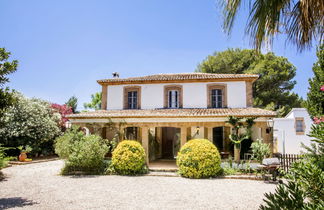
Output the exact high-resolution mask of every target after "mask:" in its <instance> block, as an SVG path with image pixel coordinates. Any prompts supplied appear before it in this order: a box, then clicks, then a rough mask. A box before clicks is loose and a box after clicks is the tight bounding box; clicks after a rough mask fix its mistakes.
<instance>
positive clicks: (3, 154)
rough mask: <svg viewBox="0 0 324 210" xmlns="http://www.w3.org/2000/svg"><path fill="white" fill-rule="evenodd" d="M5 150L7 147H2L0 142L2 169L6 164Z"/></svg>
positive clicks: (0, 166)
mask: <svg viewBox="0 0 324 210" xmlns="http://www.w3.org/2000/svg"><path fill="white" fill-rule="evenodd" d="M5 150H6V148H4V147H2V146H1V144H0V170H1V169H2V168H3V167H4V166H5V165H6V161H5Z"/></svg>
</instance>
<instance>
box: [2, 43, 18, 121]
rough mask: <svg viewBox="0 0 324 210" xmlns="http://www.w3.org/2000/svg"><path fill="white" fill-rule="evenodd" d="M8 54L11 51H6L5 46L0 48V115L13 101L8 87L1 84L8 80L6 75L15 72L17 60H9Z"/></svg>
mask: <svg viewBox="0 0 324 210" xmlns="http://www.w3.org/2000/svg"><path fill="white" fill-rule="evenodd" d="M10 54H11V53H10V52H8V51H6V49H5V48H0V117H2V114H3V112H4V111H5V109H6V108H8V107H9V106H11V105H12V104H13V103H14V101H15V100H14V97H13V95H12V94H13V93H12V92H11V91H10V90H9V88H3V85H4V84H5V83H7V82H9V78H8V77H7V76H8V75H9V74H11V73H13V72H15V71H16V70H17V67H18V61H17V60H12V61H9V57H10ZM0 123H1V122H0ZM0 125H1V124H0Z"/></svg>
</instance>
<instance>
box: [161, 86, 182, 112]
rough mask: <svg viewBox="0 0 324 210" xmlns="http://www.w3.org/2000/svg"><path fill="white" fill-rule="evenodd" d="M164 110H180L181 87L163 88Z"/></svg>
mask: <svg viewBox="0 0 324 210" xmlns="http://www.w3.org/2000/svg"><path fill="white" fill-rule="evenodd" d="M164 108H170V109H177V108H182V86H181V85H166V86H164Z"/></svg>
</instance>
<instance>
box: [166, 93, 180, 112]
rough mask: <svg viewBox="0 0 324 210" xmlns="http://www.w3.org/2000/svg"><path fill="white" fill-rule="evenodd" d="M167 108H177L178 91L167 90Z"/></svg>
mask: <svg viewBox="0 0 324 210" xmlns="http://www.w3.org/2000/svg"><path fill="white" fill-rule="evenodd" d="M168 102H169V103H168V108H179V91H178V90H169V93H168Z"/></svg>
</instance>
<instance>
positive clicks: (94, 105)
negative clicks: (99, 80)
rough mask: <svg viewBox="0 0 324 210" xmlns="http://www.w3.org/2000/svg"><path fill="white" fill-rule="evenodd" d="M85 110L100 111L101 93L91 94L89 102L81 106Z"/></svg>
mask: <svg viewBox="0 0 324 210" xmlns="http://www.w3.org/2000/svg"><path fill="white" fill-rule="evenodd" d="M83 106H84V108H85V109H94V110H99V109H101V92H97V93H95V94H91V102H90V103H84V104H83Z"/></svg>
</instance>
